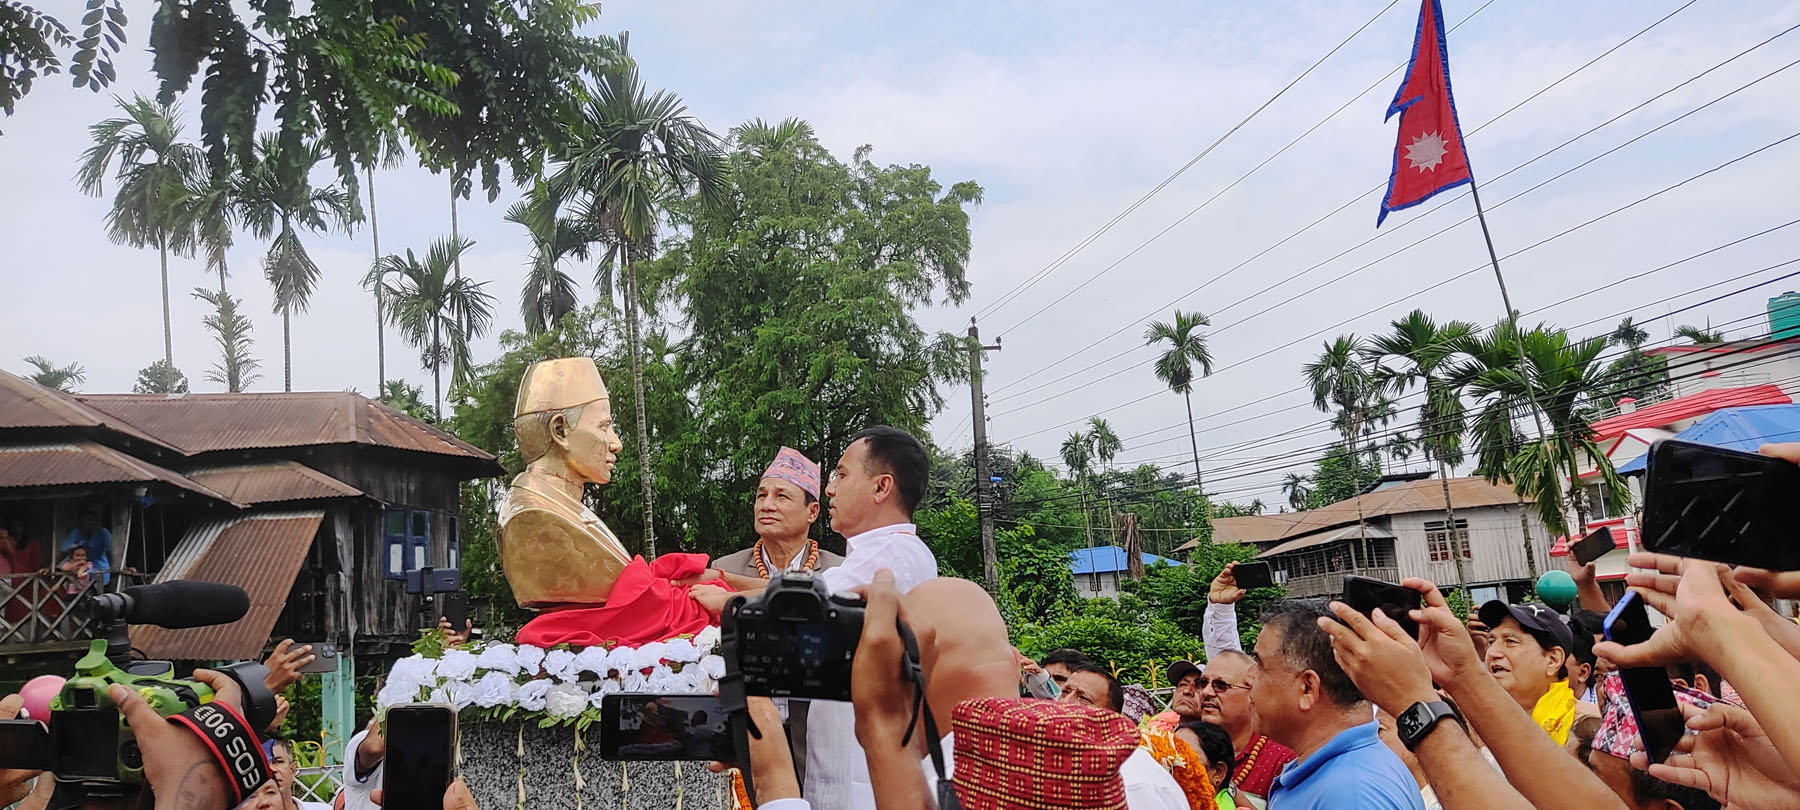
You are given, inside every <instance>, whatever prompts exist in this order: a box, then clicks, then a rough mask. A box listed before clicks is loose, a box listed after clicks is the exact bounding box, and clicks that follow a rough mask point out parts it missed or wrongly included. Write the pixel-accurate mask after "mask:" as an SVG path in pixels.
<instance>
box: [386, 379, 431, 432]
mask: <svg viewBox="0 0 1800 810" xmlns="http://www.w3.org/2000/svg"><path fill="white" fill-rule="evenodd" d="M424 397H425V389H423V388H420V387H419V386H416V385H413V384H411V383H408V382H407V381H405V380H388V381H387V383H386V384H385V385H383V386H382V388H381V404H383V405H386V406H388V407H390V408H393V409H394V410H396V411H399V412H401V413H403V414H406V415H407V416H410V417H412V418H414V419H417V420H419V421H421V422H425V423H427V424H430V423H434V422H436V421H437V416H436V415H435V414H433V413H432V412H431V405H429V404H427V403H426V402H425V399H424Z"/></svg>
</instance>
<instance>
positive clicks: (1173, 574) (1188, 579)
mask: <svg viewBox="0 0 1800 810" xmlns="http://www.w3.org/2000/svg"><path fill="white" fill-rule="evenodd" d="M1255 557H1256V548H1255V547H1254V546H1246V545H1241V544H1231V545H1222V546H1215V545H1211V544H1202V545H1201V546H1199V547H1197V548H1195V549H1194V550H1193V551H1191V552H1189V554H1188V564H1187V565H1182V566H1164V565H1159V566H1155V567H1152V568H1149V569H1146V570H1145V572H1144V573H1145V576H1144V578H1143V579H1142V580H1141V581H1139V582H1138V583H1137V584H1136V586H1135V587H1136V590H1137V593H1138V595H1139V596H1141V597H1143V599H1144V601H1145V602H1147V603H1148V604H1149V605H1150V606H1151V607H1152V608H1153V609H1154V610H1155V611H1156V615H1157V617H1158V618H1160V619H1162V620H1164V621H1167V622H1169V623H1171V624H1173V625H1175V626H1176V627H1178V628H1180V629H1181V631H1182V632H1184V633H1188V634H1190V635H1193V636H1194V637H1195V638H1199V637H1200V628H1201V622H1202V618H1203V617H1204V615H1205V612H1206V592H1207V589H1208V588H1209V587H1211V585H1212V580H1213V577H1216V576H1218V575H1219V572H1220V571H1222V570H1224V569H1225V564H1226V563H1231V562H1244V561H1246V560H1250V559H1253V558H1255ZM1285 595H1286V592H1285V591H1283V590H1282V589H1281V587H1280V586H1279V585H1277V586H1273V587H1268V588H1258V589H1256V590H1254V591H1251V592H1250V593H1249V594H1248V595H1247V596H1245V597H1244V599H1243V600H1242V601H1240V602H1238V605H1237V616H1238V635H1239V636H1240V638H1241V640H1242V642H1243V644H1244V647H1245V649H1249V647H1250V644H1251V643H1252V642H1254V641H1255V640H1256V634H1257V633H1258V632H1260V631H1261V629H1262V624H1261V622H1259V621H1258V620H1257V617H1258V616H1260V615H1262V608H1263V606H1264V605H1266V604H1268V603H1270V602H1273V601H1275V600H1278V599H1281V598H1283V597H1284V596H1285Z"/></svg>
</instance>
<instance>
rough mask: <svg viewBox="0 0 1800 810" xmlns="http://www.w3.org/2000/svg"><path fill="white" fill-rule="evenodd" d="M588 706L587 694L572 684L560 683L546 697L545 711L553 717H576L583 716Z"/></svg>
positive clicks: (551, 688)
mask: <svg viewBox="0 0 1800 810" xmlns="http://www.w3.org/2000/svg"><path fill="white" fill-rule="evenodd" d="M587 705H588V696H587V692H585V691H583V690H582V688H581V687H579V686H576V685H575V684H572V683H559V684H557V685H555V686H552V687H550V691H549V693H548V694H547V695H546V696H545V708H544V710H545V711H547V712H549V713H550V716H551V717H574V716H575V715H578V714H581V712H582V710H584V709H586V708H587Z"/></svg>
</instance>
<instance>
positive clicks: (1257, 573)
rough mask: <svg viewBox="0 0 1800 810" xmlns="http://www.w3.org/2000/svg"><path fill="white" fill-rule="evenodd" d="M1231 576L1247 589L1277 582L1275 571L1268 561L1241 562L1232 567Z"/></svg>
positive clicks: (1263, 586)
mask: <svg viewBox="0 0 1800 810" xmlns="http://www.w3.org/2000/svg"><path fill="white" fill-rule="evenodd" d="M1231 578H1232V579H1234V580H1236V581H1237V586H1238V587H1239V588H1243V589H1244V590H1246V591H1253V590H1256V589H1257V588H1267V587H1269V586H1271V585H1274V584H1275V571H1274V569H1271V568H1270V567H1269V564H1268V563H1266V562H1241V563H1238V564H1237V565H1236V566H1235V567H1233V568H1232V569H1231Z"/></svg>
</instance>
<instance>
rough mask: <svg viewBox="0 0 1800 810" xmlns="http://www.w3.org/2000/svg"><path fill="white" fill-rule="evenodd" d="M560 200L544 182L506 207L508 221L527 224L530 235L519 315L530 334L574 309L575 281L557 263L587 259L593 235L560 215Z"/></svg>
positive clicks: (554, 325) (551, 326)
mask: <svg viewBox="0 0 1800 810" xmlns="http://www.w3.org/2000/svg"><path fill="white" fill-rule="evenodd" d="M557 204H558V201H557V200H556V199H555V198H554V197H552V196H550V191H549V188H548V187H546V186H545V185H544V184H542V183H538V184H537V185H535V186H533V187H532V189H531V192H530V194H529V196H527V197H526V198H525V199H523V200H520V201H518V202H516V203H513V204H512V207H510V208H508V209H506V221H507V222H511V223H513V224H515V225H521V226H524V228H525V230H526V232H527V233H529V234H530V236H531V264H530V267H531V272H529V273H526V274H525V286H524V289H523V290H521V291H520V292H519V314H520V315H522V316H524V318H525V332H526V333H527V334H532V335H536V334H541V333H543V332H546V331H549V330H551V329H554V328H555V327H556V325H557V324H559V323H561V322H562V319H563V316H564V315H567V314H569V313H571V312H574V311H575V306H576V303H577V302H576V299H575V280H574V279H572V278H570V277H569V274H567V273H564V272H563V271H562V268H560V267H559V266H558V265H560V264H561V263H562V260H563V259H564V258H574V259H577V260H586V259H587V257H588V246H589V245H590V244H592V243H593V242H594V235H593V234H592V233H591V232H589V231H586V230H584V229H582V228H581V227H580V225H581V223H580V222H579V221H578V220H575V219H571V218H567V217H558V216H557V214H556V209H557Z"/></svg>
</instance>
